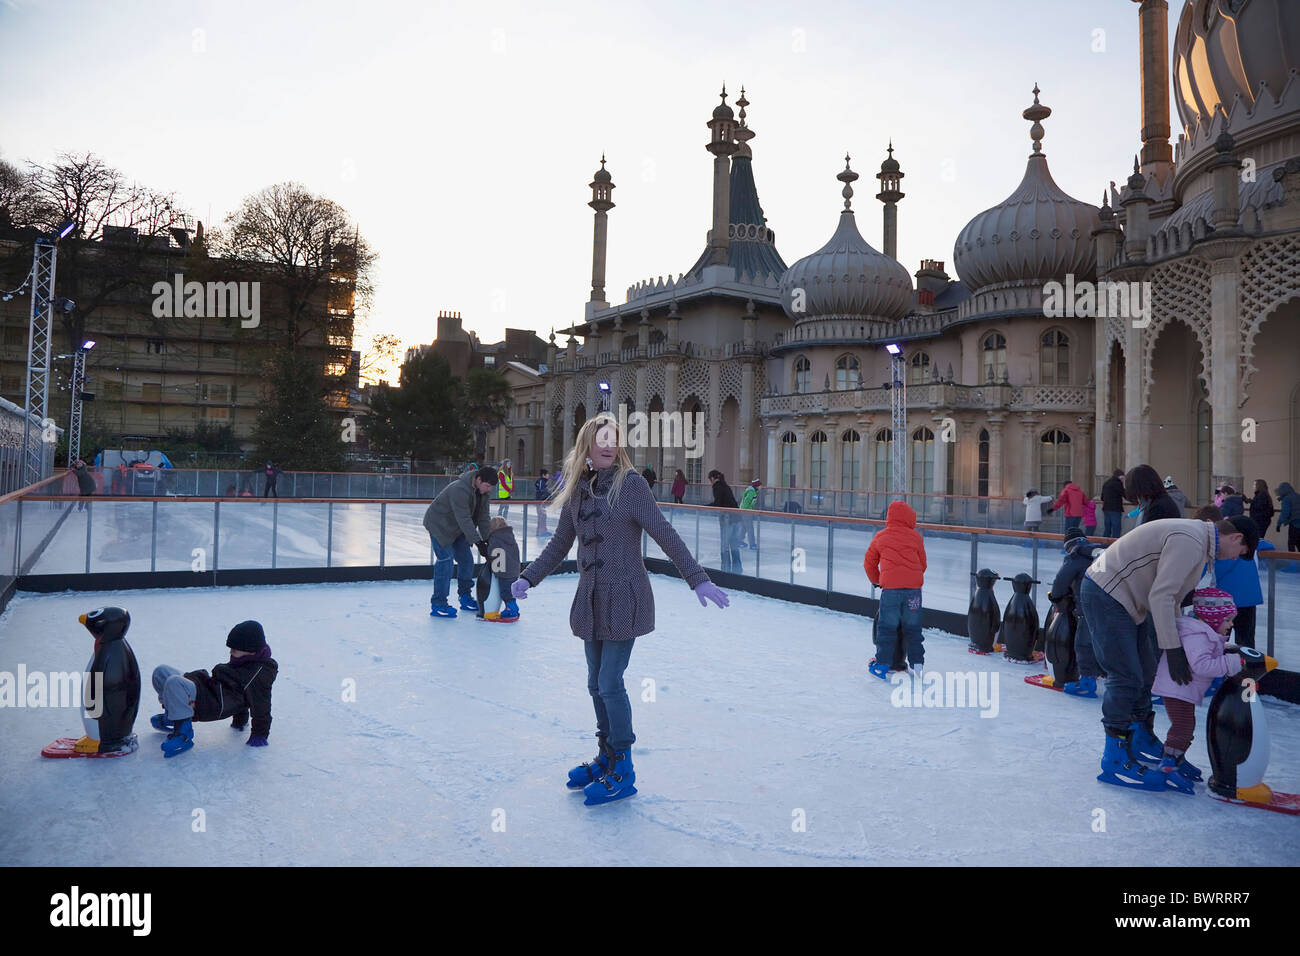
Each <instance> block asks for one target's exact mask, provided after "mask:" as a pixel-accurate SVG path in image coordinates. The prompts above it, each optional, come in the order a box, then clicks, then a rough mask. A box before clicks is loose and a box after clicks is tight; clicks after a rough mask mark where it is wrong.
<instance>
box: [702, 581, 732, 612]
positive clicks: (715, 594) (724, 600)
mask: <svg viewBox="0 0 1300 956" xmlns="http://www.w3.org/2000/svg"><path fill="white" fill-rule="evenodd" d="M695 596H696V597H697V598H699V599H700V607H708V606H709V601H712V602H713V603H714V604H716V605H717V606H718V607H728V606H729V605H730V604H731V599H730V598H728V597H727V592H725V591H724V590H722V588H720V587H718V586H717V585H716V584H714V583H713V582H712V581H704V582H702V583H701V584H699V585H698V586H697V587H696V588H695ZM706 598H707V599H708V600H705V599H706Z"/></svg>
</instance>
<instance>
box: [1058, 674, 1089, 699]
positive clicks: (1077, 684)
mask: <svg viewBox="0 0 1300 956" xmlns="http://www.w3.org/2000/svg"><path fill="white" fill-rule="evenodd" d="M1061 690H1063V691H1064V692H1065V693H1067V694H1073V695H1074V696H1075V697H1096V696H1097V678H1095V677H1080V678H1079V679H1078V680H1069V681H1066V682H1065V686H1064V687H1062V688H1061Z"/></svg>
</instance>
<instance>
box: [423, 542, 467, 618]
mask: <svg viewBox="0 0 1300 956" xmlns="http://www.w3.org/2000/svg"><path fill="white" fill-rule="evenodd" d="M433 553H434V556H435V557H436V558H437V560H436V561H435V562H434V564H433V603H434V604H446V603H447V595H448V594H449V593H450V592H451V565H452V562H453V561H454V562H455V563H456V590H457V592H459V593H460V594H469V592H470V588H471V587H473V585H474V552H472V551H471V550H470V547H469V542H468V541H466V540H465V536H464V535H463V534H461V535H457V536H456V540H455V541H453V542H452V543H451V545H450V546H449V547H445V546H443V545H441V544H439V543H438V542H437V540H436V539H435V540H434V542H433Z"/></svg>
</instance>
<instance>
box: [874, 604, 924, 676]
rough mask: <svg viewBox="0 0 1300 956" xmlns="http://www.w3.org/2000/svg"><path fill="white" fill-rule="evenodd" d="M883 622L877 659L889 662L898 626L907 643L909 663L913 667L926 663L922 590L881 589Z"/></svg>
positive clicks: (881, 623)
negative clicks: (922, 624)
mask: <svg viewBox="0 0 1300 956" xmlns="http://www.w3.org/2000/svg"><path fill="white" fill-rule="evenodd" d="M878 613H879V614H880V625H879V627H878V628H877V639H878V640H879V641H880V644H879V646H877V648H876V660H877V661H879V662H881V663H883V664H886V665H888V664H890V663H891V662H892V661H893V660H894V645H895V644H896V643H897V641H898V632H899V629H900V628H901V629H902V632H903V640H904V641H905V642H906V644H907V662H908V663H909V664H911V665H912V666H913V667H919V666H921V665H922V664H924V663H925V644H924V643H923V641H922V639H921V589H920V588H882V589H881V591H880V610H879V612H878Z"/></svg>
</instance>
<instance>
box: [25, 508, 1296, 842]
mask: <svg viewBox="0 0 1300 956" xmlns="http://www.w3.org/2000/svg"><path fill="white" fill-rule="evenodd" d="M74 517H75V516H74ZM714 524H715V526H716V522H715V523H714ZM702 527H703V526H702ZM421 531H422V529H421ZM83 533H84V527H83ZM787 534H788V532H787ZM683 537H687V535H686V534H683ZM688 543H693V542H690V539H689V538H688ZM534 545H535V542H533V543H530V554H535V553H536V552H535V550H534V549H533V548H534ZM854 547H855V548H856V545H855V546H854ZM968 550H969V548H968V547H967V551H968ZM742 554H745V555H747V557H746V560H747V561H748V560H749V556H748V552H742ZM967 560H968V557H967ZM837 561H838V558H837ZM860 563H861V552H860V551H858V552H857V573H858V574H861V567H860ZM957 563H959V564H960V565H961V567H960V574H959V575H958V574H957V571H956V570H954V571H953V572H952V574H953V576H954V577H955V578H959V579H960V580H955V581H953V582H952V586H953V587H954V588H957V589H958V590H964V588H965V580H964V578H965V576H966V565H965V564H964V563H961V562H960V561H958V562H957ZM935 565H936V562H935V561H933V559H932V563H931V567H932V569H934V568H935ZM822 573H823V574H824V573H825V572H824V569H823V572H822ZM929 580H934V581H936V583H937V582H939V581H942V580H943V574H942V572H940V573H934V572H933V571H932V575H931V577H930V578H929V579H928V581H927V593H929V589H930V584H929ZM652 581H653V586H654V591H655V596H656V600H657V603H658V621H657V623H658V630H657V631H656V632H655V633H653V634H651V635H648V636H646V637H643V638H641V639H639V640H638V643H637V647H636V649H635V652H634V653H633V655H632V662H631V666H630V667H629V669H628V672H627V685H628V689H629V692H630V694H631V697H632V704H633V714H634V719H635V726H636V731H637V734H638V742H637V744H636V746H635V747H634V750H633V755H634V759H635V764H636V770H637V777H638V779H637V786H638V789H639V790H640V793H639V794H638V795H637V796H635V797H632V798H630V799H628V800H625V801H622V802H619V803H615V804H610V805H607V806H600V807H585V806H583V801H582V797H581V795H580V794H578V793H573V792H570V791H568V790H566V789H565V787H564V781H565V779H566V773H567V771H568V769H569V768H570V767H571V766H573V765H574V764H576V763H578V762H579V761H581V760H590V759H591V758H592V756H593V755H594V753H595V747H594V741H593V738H592V736H591V734H592V731H593V729H594V721H593V717H592V709H591V701H590V698H589V697H588V695H587V692H586V687H585V665H584V662H583V656H582V644H581V642H580V641H579V640H578V639H577V638H575V637H573V636H572V635H571V634H570V633H569V629H568V609H569V603H570V601H571V599H572V596H573V592H574V587H575V583H576V578H575V577H574V576H572V575H563V576H556V577H553V578H550V579H548V580H546V581H545V582H543V583H542V585H541V586H540V587H539V588H537V589H535V590H534V592H533V593H532V595H531V596H530V597H529V598H528V599H527V600H525V601H523V602H521V603H520V606H521V610H522V612H523V616H522V618H521V620H520V621H519V622H518V623H516V624H512V625H501V624H479V623H476V622H475V621H474V619H473V616H472V614H470V615H462V617H460V618H458V619H456V620H440V619H431V618H430V617H429V614H428V596H429V591H430V585H429V583H427V582H403V583H368V584H333V585H300V586H282V587H248V588H220V589H192V590H171V591H156V590H155V591H127V592H116V593H112V592H110V593H95V594H79V593H63V594H44V595H32V594H20V595H18V596H17V597H16V598H15V599H14V600H13V602H12V603H11V605H10V607H9V608H8V610H7V611H6V612H5V613H4V615H3V616H0V671H7V672H10V673H13V672H16V671H17V669H18V667H19V665H23V666H25V668H26V669H27V671H28V672H33V671H69V670H79V669H80V668H82V667H84V666H85V664H86V662H87V660H88V658H89V656H90V650H91V641H90V639H89V636H88V634H87V633H86V632H85V630H84V629H83V628H82V627H81V626H80V625H79V624H78V623H77V616H78V615H79V614H81V613H83V612H86V611H89V610H91V609H92V608H95V607H98V606H101V605H105V604H117V605H120V606H122V607H125V608H127V609H128V610H129V611H130V612H131V615H132V619H133V624H132V627H131V631H130V634H129V636H128V640H129V641H130V643H131V645H132V646H133V648H134V651H135V654H136V656H137V658H138V660H139V663H140V666H141V669H142V672H143V676H144V682H145V688H144V690H143V692H142V699H141V706H140V716H139V717H138V718H137V721H136V732H137V733H138V735H139V738H140V744H141V746H140V750H139V752H137V753H135V754H133V755H130V756H126V757H122V758H117V759H112V760H66V761H54V760H45V759H43V758H41V757H40V756H39V750H40V748H41V747H42V746H43V745H44V744H46V743H48V742H49V741H50V740H52V739H54V738H55V737H59V736H78V735H79V734H80V732H81V730H80V728H81V721H80V713H79V710H77V709H73V708H39V709H38V708H22V709H9V708H5V709H0V721H3V726H2V729H3V733H0V863H4V864H9V865H13V864H53V865H70V866H86V865H101V864H124V865H188V864H216V865H231V866H241V867H244V866H249V865H286V864H312V865H335V864H337V865H369V864H399V865H401V864H572V865H582V866H593V865H601V864H649V865H694V864H714V865H718V864H720V865H727V864H739V865H750V864H776V865H786V864H794V865H801V864H869V865H870V864H920V865H936V864H940V865H943V864H985V865H1006V864H1042V865H1054V864H1070V865H1075V864H1084V865H1132V864H1139V865H1142V864H1154V865H1184V864H1200V865H1219V864H1224V863H1233V864H1248V865H1253V864H1284V865H1285V864H1294V863H1296V861H1297V857H1296V847H1297V846H1300V819H1297V818H1294V817H1287V816H1283V815H1280V814H1273V813H1268V812H1265V811H1262V810H1257V809H1251V808H1245V807H1238V806H1231V805H1227V804H1224V803H1220V802H1218V801H1215V800H1212V799H1210V798H1209V797H1208V796H1206V794H1205V788H1204V786H1203V785H1201V786H1200V787H1199V788H1198V792H1197V794H1196V795H1194V796H1188V795H1183V794H1179V793H1174V792H1167V793H1159V794H1149V793H1142V792H1136V791H1129V790H1122V789H1119V788H1116V787H1111V786H1106V785H1104V784H1101V783H1098V782H1097V781H1096V780H1095V777H1096V774H1097V769H1098V767H1097V762H1098V758H1099V756H1100V752H1101V747H1102V730H1101V726H1100V723H1099V718H1100V701H1098V700H1081V699H1075V698H1068V697H1064V696H1063V695H1060V694H1056V693H1052V692H1050V691H1046V690H1042V689H1039V688H1036V687H1032V686H1030V685H1027V684H1025V683H1024V682H1023V680H1022V678H1023V677H1024V675H1025V674H1026V673H1027V672H1028V671H1027V670H1026V669H1025V668H1022V667H1018V666H1016V665H1012V664H1009V663H1007V662H1005V661H1003V660H1001V659H1000V658H997V657H979V656H974V655H970V654H967V653H966V641H965V639H964V638H957V637H954V636H951V635H945V634H942V633H940V632H937V631H928V632H927V639H926V644H927V665H928V669H929V670H930V671H931V672H953V673H957V672H972V671H974V672H986V674H985V676H984V677H982V678H980V677H979V675H978V674H977V675H976V679H977V680H983V681H984V686H985V687H987V688H988V690H989V692H990V695H991V696H990V697H989V698H987V699H986V701H985V706H983V707H979V706H976V707H970V706H967V707H954V706H947V707H899V706H895V701H894V700H892V699H891V698H892V697H893V696H894V694H895V691H894V689H893V688H891V687H890V686H889V685H887V684H885V683H883V682H881V681H879V680H877V679H875V678H873V677H870V676H869V675H868V674H867V673H866V669H865V662H866V660H867V658H868V657H869V656H870V650H869V649H870V639H869V628H870V621H869V620H867V619H864V618H861V617H855V616H852V615H848V614H841V613H836V612H831V611H826V610H822V609H817V608H810V607H806V606H801V605H795V604H790V603H785V602H782V601H777V600H773V599H768V598H763V597H757V596H753V595H749V594H745V593H740V592H733V593H732V605H731V607H730V608H728V609H725V610H721V609H718V608H715V607H713V606H712V605H710V607H708V608H707V609H706V608H701V607H700V606H699V603H698V601H697V600H696V598H695V597H694V595H693V594H691V592H690V591H689V590H688V589H687V588H686V587H685V585H684V584H682V583H681V582H680V581H677V580H674V579H670V578H666V577H660V576H653V575H652ZM247 618H254V619H257V620H259V621H261V622H262V623H263V624H264V626H265V628H266V633H267V637H268V640H269V642H270V644H271V647H272V648H273V650H274V654H275V657H276V659H277V660H278V661H279V663H280V672H279V674H280V676H279V679H278V680H277V682H276V684H275V690H274V725H273V727H272V729H271V734H270V740H271V745H270V747H268V748H266V749H254V748H249V747H245V746H244V745H243V743H244V739H245V737H246V733H238V732H235V731H232V730H231V729H230V728H229V726H227V724H226V723H224V722H222V723H209V724H200V725H197V736H196V746H195V748H194V749H193V750H191V751H189V752H188V753H185V754H182V755H181V756H180V757H178V758H176V759H171V760H164V759H163V757H162V755H161V752H160V751H159V749H158V745H159V743H160V742H161V740H162V735H161V734H159V733H157V732H155V731H153V730H152V729H151V728H150V726H149V723H148V717H149V715H150V714H151V713H155V712H157V710H158V707H157V700H156V698H155V697H154V695H153V694H152V692H151V690H150V689H149V686H148V675H149V672H150V671H151V670H152V669H153V667H154V666H156V665H158V664H162V663H168V664H172V665H174V666H177V667H179V668H181V669H182V670H193V669H197V668H208V669H211V668H212V666H213V665H214V664H217V663H219V662H221V661H223V660H225V659H226V657H227V651H226V649H225V647H224V641H225V635H226V632H227V631H228V630H229V628H230V627H231V626H232V625H234V624H235V623H237V622H239V621H241V620H244V619H247ZM995 678H996V683H994V679H995ZM350 687H352V688H355V695H354V697H355V699H345V698H346V697H348V693H347V692H348V688H350ZM949 703H951V701H949ZM1265 708H1266V710H1267V714H1268V718H1269V721H1270V729H1271V732H1272V738H1273V746H1272V759H1271V764H1270V771H1269V774H1268V776H1267V777H1266V780H1267V782H1268V783H1270V784H1271V785H1272V786H1273V787H1274V788H1275V789H1278V790H1285V791H1291V792H1296V791H1300V714H1297V708H1296V707H1294V706H1293V705H1288V704H1283V703H1280V702H1277V701H1273V700H1271V699H1267V698H1266V699H1265ZM982 713H987V714H990V715H991V716H987V717H985V716H981V714H982ZM1198 713H1199V721H1200V722H1199V726H1198V729H1197V738H1196V741H1195V743H1194V744H1193V747H1192V750H1191V752H1190V753H1189V757H1190V758H1191V759H1192V761H1193V762H1194V763H1196V764H1198V765H1199V766H1201V767H1202V768H1203V769H1205V770H1206V771H1207V774H1208V768H1209V764H1208V758H1207V756H1206V749H1205V728H1204V713H1205V712H1204V710H1201V711H1199V712H1198ZM1166 728H1167V721H1166V719H1165V717H1164V714H1163V712H1162V711H1161V712H1160V713H1159V714H1158V717H1157V732H1158V733H1160V734H1163V733H1164V731H1165V729H1166ZM200 811H201V812H200ZM200 822H201V823H202V828H200V827H199V823H200Z"/></svg>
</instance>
